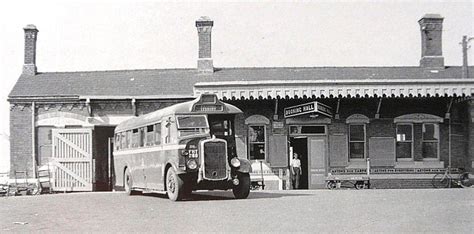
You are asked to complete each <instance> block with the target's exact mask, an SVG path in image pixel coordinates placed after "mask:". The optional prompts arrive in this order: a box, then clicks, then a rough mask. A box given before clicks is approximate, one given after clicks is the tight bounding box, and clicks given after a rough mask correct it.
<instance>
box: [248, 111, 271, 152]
mask: <svg viewBox="0 0 474 234" xmlns="http://www.w3.org/2000/svg"><path fill="white" fill-rule="evenodd" d="M245 124H246V125H247V126H248V149H249V150H248V155H249V159H250V160H265V159H266V157H267V154H266V152H267V128H268V125H269V124H270V120H269V119H268V118H266V117H265V116H262V115H252V116H250V117H248V118H247V119H245Z"/></svg>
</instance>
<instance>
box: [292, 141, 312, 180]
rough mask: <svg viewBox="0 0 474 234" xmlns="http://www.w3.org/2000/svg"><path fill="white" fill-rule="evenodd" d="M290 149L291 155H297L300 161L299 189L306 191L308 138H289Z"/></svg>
mask: <svg viewBox="0 0 474 234" xmlns="http://www.w3.org/2000/svg"><path fill="white" fill-rule="evenodd" d="M290 147H292V149H293V153H297V154H298V156H299V159H300V161H301V176H300V187H299V189H308V188H309V186H308V185H309V183H308V182H309V181H308V138H307V137H304V136H296V137H290ZM291 158H293V156H291ZM292 188H293V186H292Z"/></svg>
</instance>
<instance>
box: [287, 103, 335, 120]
mask: <svg viewBox="0 0 474 234" xmlns="http://www.w3.org/2000/svg"><path fill="white" fill-rule="evenodd" d="M309 113H319V114H322V115H325V116H327V117H329V118H332V110H331V107H329V106H326V105H324V104H322V103H319V102H309V103H305V104H301V105H297V106H290V107H287V108H285V112H284V117H285V118H289V117H293V116H298V115H304V114H309Z"/></svg>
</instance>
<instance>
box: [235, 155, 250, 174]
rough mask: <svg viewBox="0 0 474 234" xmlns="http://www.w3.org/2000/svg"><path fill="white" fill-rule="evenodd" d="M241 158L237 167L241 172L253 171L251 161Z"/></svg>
mask: <svg viewBox="0 0 474 234" xmlns="http://www.w3.org/2000/svg"><path fill="white" fill-rule="evenodd" d="M239 160H240V167H239V168H237V171H238V172H241V173H250V172H252V166H251V163H250V161H249V160H248V159H246V158H239Z"/></svg>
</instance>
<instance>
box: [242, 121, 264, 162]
mask: <svg viewBox="0 0 474 234" xmlns="http://www.w3.org/2000/svg"><path fill="white" fill-rule="evenodd" d="M251 127H263V142H251V141H250V128H251ZM247 137H248V145H247V148H248V149H247V154H248V159H249V160H255V161H265V162H266V161H267V157H268V154H267V145H268V143H267V141H268V137H267V125H266V124H248V126H247ZM262 143H263V151H264V152H263V154H264V155H263V159H252V158H250V157H251V156H250V149H251V148H252V145H254V144H262Z"/></svg>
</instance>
